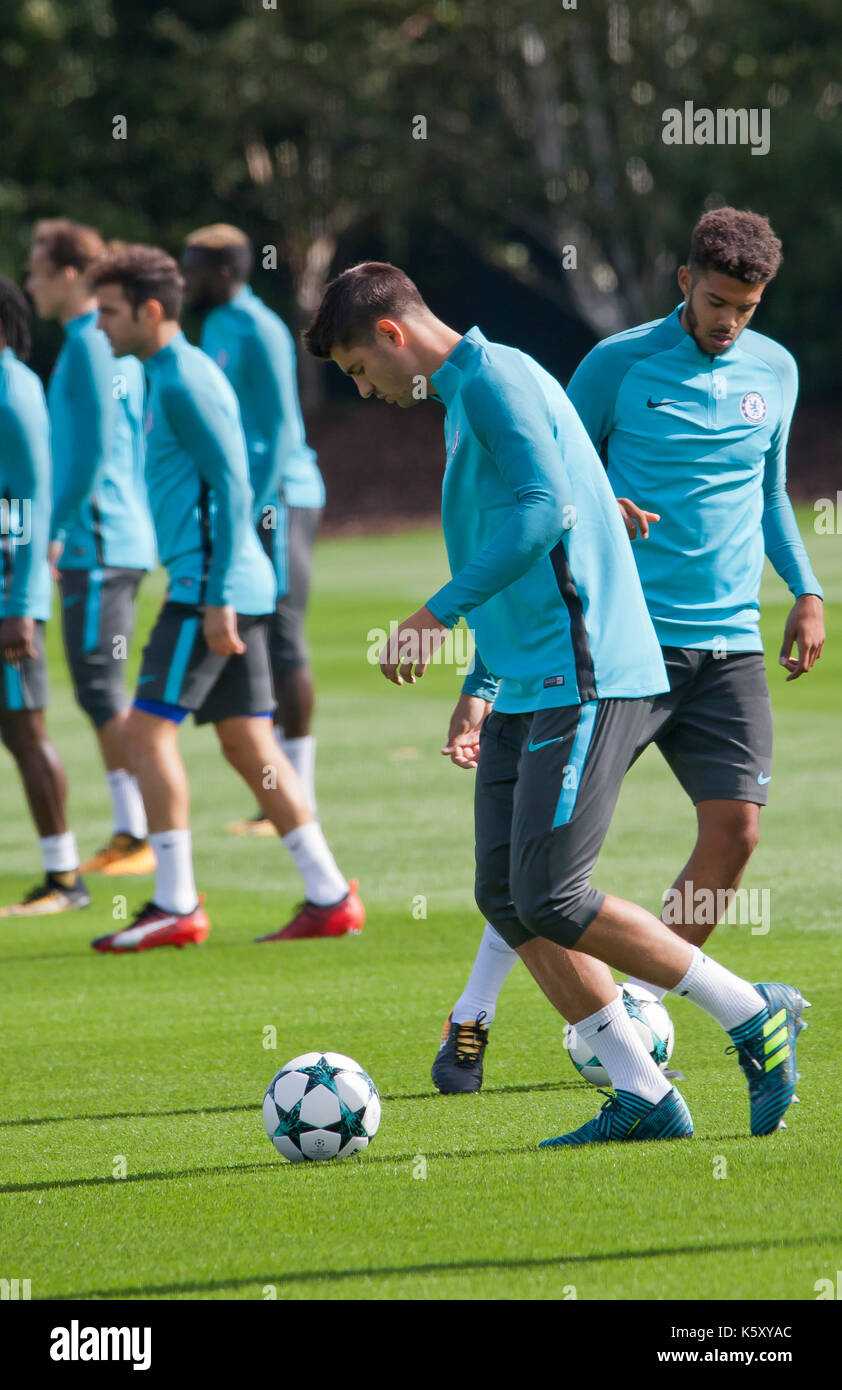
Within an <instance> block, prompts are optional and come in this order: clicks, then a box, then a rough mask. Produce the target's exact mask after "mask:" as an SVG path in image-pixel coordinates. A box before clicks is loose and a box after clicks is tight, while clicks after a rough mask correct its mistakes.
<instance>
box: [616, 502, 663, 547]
mask: <svg viewBox="0 0 842 1390" xmlns="http://www.w3.org/2000/svg"><path fill="white" fill-rule="evenodd" d="M617 506H618V507H619V508H620V516H621V517H622V518H623V521H624V522H625V523H626V530H627V531H628V533H629V536H630V538H631V539H632V540H635V539H636V538H637V533H638V531H639V532H640V539H641V540H642V541H645V540H646V537H647V536H648V535H649V523H650V521H660V520H661V515H660V512H645V511H644V510H643V508H642V507H638V506H637V504H636V503H635V502H630V501H629V499H628V497H618V498H617Z"/></svg>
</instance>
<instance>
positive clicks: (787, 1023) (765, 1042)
mask: <svg viewBox="0 0 842 1390" xmlns="http://www.w3.org/2000/svg"><path fill="white" fill-rule="evenodd" d="M754 988H755V989H756V990H757V992H758V994H760V995H762V997H763V998H764V999H765V1001H766V1007H767V1010H768V1016H767V1017H764V1014H765V1013H766V1010H764V1013H762V1014H758V1015H757V1016H756V1018H753V1019H749V1021H748V1023H743V1024H741V1025H740V1027H739V1028H732V1029H731V1030H730V1034H729V1036H730V1037H731V1040H732V1042H733V1044H734V1045H733V1047H729V1048H726V1051H727V1052H736V1054H737V1060H738V1061H739V1064H740V1066H741V1067H742V1069H743V1072H744V1073H745V1077H746V1080H747V1081H748V1094H749V1101H750V1104H751V1132H752V1134H772V1133H773V1131H774V1130H776V1129H786V1125H785V1124H784V1121H783V1117H784V1114H785V1112H786V1110H787V1108H788V1107H789V1105H790V1104H791V1102H792V1101H793V1100H797V1096H796V1095H795V1083H796V1081H797V1080H798V1071H797V1070H796V1065H795V1040H796V1038H797V1037H798V1034H799V1033H800V1032H801V1030H802V1028H806V1027H807V1025H806V1023H805V1022H804V1021H803V1019H802V1017H801V1015H802V1012H803V1010H804V1009H808V1008H809V1007H810V1005H809V1003H808V1001H807V1000H806V999H804V997H803V996H802V994H801V991H800V990H798V989H796V988H795V986H794V985H781V984H763V985H755V986H754Z"/></svg>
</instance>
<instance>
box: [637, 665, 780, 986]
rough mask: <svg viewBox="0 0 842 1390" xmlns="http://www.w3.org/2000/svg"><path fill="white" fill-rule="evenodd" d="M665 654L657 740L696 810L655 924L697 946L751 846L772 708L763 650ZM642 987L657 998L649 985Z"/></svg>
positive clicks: (728, 897)
mask: <svg viewBox="0 0 842 1390" xmlns="http://www.w3.org/2000/svg"><path fill="white" fill-rule="evenodd" d="M664 657H665V660H666V663H667V670H668V671H669V675H670V684H671V687H672V690H673V692H674V695H675V708H674V713H673V717H672V718H671V720H670V722H669V724H668V725H667V727H666V728H665V730H664V731H663V733H662V734H661V735H660V736H659V737H658V738H657V743H658V747H659V748H660V750H661V752H662V753H663V755H664V757H665V758H666V760H667V762H668V763H669V765H670V767H671V768H672V770H673V772H674V773H675V775H676V777H677V778H678V780H679V782H680V783H681V785H682V787H683V788H684V790H685V791H686V792H687V794H688V796H689V797H690V798H691V800H692V801H693V803H694V804H695V808H696V817H697V825H698V831H697V838H696V843H695V845H694V847H693V852H692V854H691V855H690V858H689V859H688V861H687V863H686V864H685V866H684V868H683V869H682V871H681V873H680V874H679V875H678V877H677V878H676V880H675V882H674V883H673V885H672V887H671V889H670V891H669V893H668V894H667V895H666V898H665V902H664V910H663V912H662V913H661V917H662V919H663V920H664V921H665V922H666V924H667V926H669V927H671V928H672V930H673V931H675V932H676V933H677V934H678V935H679V936H681V937H683V938H684V939H685V940H686V941H690V942H692V943H693V944H694V945H696V946H702V945H704V943H705V941H706V940H707V938H708V937H709V936H710V934H711V932H712V931H713V930H714V928H715V926H716V923H717V921H718V920H719V919H720V918H721V916H722V915H723V912H724V911H726V910H727V906H728V904H729V903H730V902H731V901H732V900H733V899H734V895H735V893H736V890H737V888H738V887H739V885H740V882H741V880H742V876H743V873H744V871H745V868H746V865H747V864H748V861H749V859H750V858H751V855H752V853H753V851H754V849H755V847H756V845H757V841H758V836H759V832H760V808H761V806H764V805H765V804H766V802H767V800H768V783H769V781H770V780H771V766H772V742H773V728H772V709H771V702H770V700H769V687H768V685H767V682H766V670H765V666H764V663H763V656H762V653H760V652H737V653H731V654H730V655H728V654H722V655H720V654H716V655H715V654H713V653H711V652H701V651H687V650H682V649H679V648H667V649H666V650H665V652H664ZM633 983H641V984H647V982H646V981H636V982H635V981H633ZM647 988H650V989H652V990H653V992H654V993H655V994H656V995H658V996H659V997H661V996H662V994H663V991H662V990H661V989H660V987H658V986H656V985H652V984H647Z"/></svg>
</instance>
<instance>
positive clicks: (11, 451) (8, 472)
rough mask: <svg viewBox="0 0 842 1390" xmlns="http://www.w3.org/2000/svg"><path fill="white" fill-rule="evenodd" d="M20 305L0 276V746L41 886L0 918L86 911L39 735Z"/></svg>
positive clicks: (35, 541) (42, 464)
mask: <svg viewBox="0 0 842 1390" xmlns="http://www.w3.org/2000/svg"><path fill="white" fill-rule="evenodd" d="M28 356H29V306H28V305H27V302H26V300H25V299H24V297H23V295H22V293H21V291H20V290H19V289H18V287H17V285H14V284H13V283H12V281H11V280H7V279H6V277H5V276H0V739H2V741H3V743H4V744H5V745H6V747H7V748H8V750H9V752H10V753H11V755H12V757H13V758H14V760H15V762H16V764H17V768H18V772H19V773H20V777H21V781H22V782H23V787H24V791H25V793H26V798H27V801H28V802H29V808H30V811H31V813H32V819H33V821H34V822H35V826H36V828H37V830H38V835H39V837H40V840H41V853H42V855H43V859H44V882H43V883H42V884H40V885H39V886H38V887H37V888H35V889H33V891H32V892H31V893H28V894H27V896H26V897H25V898H24V899H23V901H22V902H20V903H16V904H14V906H12V907H5V908H0V917H33V916H44V915H46V914H48V913H57V912H64V911H66V910H68V909H70V908H79V907H87V906H88V905H89V904H90V901H91V900H90V897H89V895H88V891H87V889H86V888H85V885H84V883H83V882H82V879H81V877H80V875H79V854H78V851H77V849H76V840H75V838H74V836H73V834H72V833H71V832H70V830H68V828H67V778H66V776H65V772H64V767H63V766H62V762H61V759H60V757H59V755H58V753H57V752H56V749H55V747H54V745H53V743H52V740H51V739H50V736H49V734H48V733H47V729H46V725H45V722H44V710H45V709H46V706H47V661H46V656H45V653H44V625H45V623H46V621H47V619H48V618H49V616H50V571H49V566H48V562H47V546H48V542H49V534H50V505H51V503H50V422H49V417H48V415H47V402H46V400H45V399H44V390H43V387H42V386H41V382H40V381H39V379H38V377H37V376H36V375H35V373H34V372H32V371H30V369H29V368H28V367H26V366H24V362H25V360H26V358H27V357H28Z"/></svg>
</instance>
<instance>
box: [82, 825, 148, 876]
mask: <svg viewBox="0 0 842 1390" xmlns="http://www.w3.org/2000/svg"><path fill="white" fill-rule="evenodd" d="M80 872H81V873H83V874H108V875H111V876H113V877H119V876H120V875H122V874H154V872H155V851H154V850H153V848H152V846H151V845H150V843H149V841H148V840H146V839H138V838H137V836H135V835H128V834H126V833H125V832H123V831H118V832H116V833H115V834H114V835H112V836H111V839H110V840H109V841H108V844H107V845H103V847H102V849H101V850H98V851H97V853H96V854H95V855H93V857H92V858H91V859H88V860H86V861H85V863H84V864H83V865H82V866H81V869H80Z"/></svg>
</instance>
